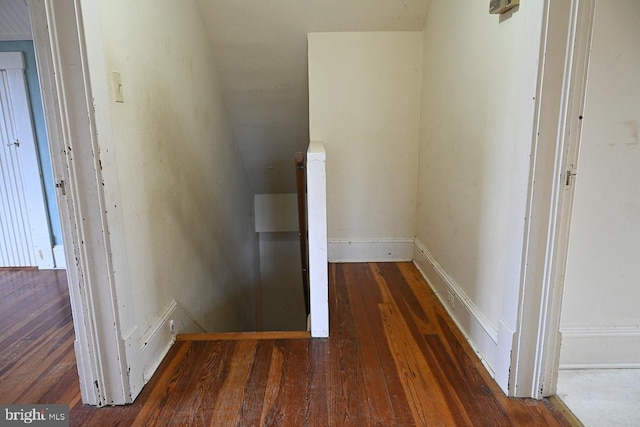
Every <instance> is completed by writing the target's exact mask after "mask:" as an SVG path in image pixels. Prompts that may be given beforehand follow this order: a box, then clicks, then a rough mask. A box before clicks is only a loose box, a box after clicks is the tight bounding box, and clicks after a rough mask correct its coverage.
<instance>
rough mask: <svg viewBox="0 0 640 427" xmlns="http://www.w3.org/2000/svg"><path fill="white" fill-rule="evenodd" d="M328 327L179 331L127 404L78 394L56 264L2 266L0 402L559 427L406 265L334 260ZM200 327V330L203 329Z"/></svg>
mask: <svg viewBox="0 0 640 427" xmlns="http://www.w3.org/2000/svg"><path fill="white" fill-rule="evenodd" d="M330 313H331V338H329V339H324V340H312V339H304V338H298V339H271V338H268V339H256V337H252V338H250V339H226V340H215V341H203V340H197V341H194V340H188V341H178V342H177V343H176V344H175V345H174V346H173V347H172V349H171V350H170V352H169V354H168V355H167V357H166V358H165V360H164V361H163V363H162V364H161V366H160V368H159V369H158V371H157V372H156V374H155V375H154V377H153V378H152V379H151V381H150V382H149V384H147V385H146V387H145V388H144V390H143V391H142V393H141V394H140V396H139V397H138V399H137V400H136V401H135V402H134V403H133V404H132V405H129V406H124V407H108V408H94V407H88V406H84V405H82V403H81V402H80V392H79V387H78V377H77V373H76V368H75V360H74V355H73V328H72V323H71V318H70V309H69V302H68V295H67V290H66V281H65V277H64V272H59V271H42V272H38V271H35V270H31V271H18V270H4V269H3V270H0V320H1V324H0V325H1V330H0V349H1V350H0V402H2V403H14V402H15V403H68V404H69V405H70V407H71V408H72V409H71V425H88V426H103V425H104V426H115V425H121V426H152V425H157V426H169V425H180V426H190V425H193V426H201V425H211V426H228V425H229V426H230V425H237V426H258V425H273V426H306V425H310V426H315V425H318V426H325V425H331V426H342V425H354V426H369V425H379V426H396V425H397V426H411V425H418V426H441V425H442V426H485V425H486V426H564V425H569V424H568V423H567V422H566V421H565V419H564V418H563V417H562V414H561V413H560V412H559V411H558V410H557V409H555V408H554V407H553V406H552V405H551V404H550V403H549V402H548V401H547V400H543V401H534V400H526V399H508V398H506V397H504V395H503V394H502V392H501V391H500V390H499V388H498V387H497V385H496V384H495V383H494V382H493V381H492V380H491V378H490V377H489V376H488V374H487V372H486V371H485V370H484V368H483V367H482V364H481V362H480V361H479V360H478V358H477V357H476V356H475V354H474V352H473V351H472V350H471V349H470V348H469V346H468V345H467V344H466V342H465V341H464V340H463V339H462V337H461V335H460V332H459V331H458V330H457V329H456V327H455V326H454V325H453V324H452V322H451V320H450V319H449V318H448V316H447V314H446V312H445V311H444V308H443V307H442V306H441V305H440V304H439V302H438V301H437V299H436V298H435V296H434V295H433V293H432V292H431V291H430V289H429V287H428V285H427V284H426V283H425V282H424V280H423V279H422V277H421V276H420V274H419V273H418V271H417V270H416V268H415V267H414V266H413V264H411V263H381V264H375V263H374V264H332V265H330ZM200 338H201V337H200Z"/></svg>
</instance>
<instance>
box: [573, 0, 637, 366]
mask: <svg viewBox="0 0 640 427" xmlns="http://www.w3.org/2000/svg"><path fill="white" fill-rule="evenodd" d="M595 11H596V12H595V21H594V28H593V40H592V49H591V56H590V63H589V77H588V82H587V97H586V102H585V110H584V119H583V130H582V139H581V142H580V154H579V160H578V165H577V166H578V169H577V180H576V188H575V196H574V197H575V198H574V205H573V217H572V222H571V236H570V240H569V254H568V259H567V270H566V280H565V293H564V299H563V308H562V319H561V331H562V333H563V340H562V351H561V366H565V367H576V366H581V367H590V366H591V367H602V366H605V367H606V366H612V367H620V366H621V365H631V364H635V365H636V366H640V310H638V301H640V286H638V285H639V284H640V279H639V278H640V262H639V260H640V192H639V191H638V183H639V182H640V140H639V132H640V131H639V129H640V125H639V123H640V103H639V102H638V100H639V99H640V55H638V45H639V44H640V27H639V26H638V19H640V3H638V2H637V1H633V0H626V1H617V2H614V3H612V2H607V1H598V2H597V3H596V9H595Z"/></svg>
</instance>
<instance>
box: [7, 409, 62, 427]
mask: <svg viewBox="0 0 640 427" xmlns="http://www.w3.org/2000/svg"><path fill="white" fill-rule="evenodd" d="M0 410H1V411H2V412H0V427H5V426H22V425H34V426H40V427H49V426H51V427H68V426H69V406H68V405H4V404H0Z"/></svg>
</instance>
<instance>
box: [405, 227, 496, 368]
mask: <svg viewBox="0 0 640 427" xmlns="http://www.w3.org/2000/svg"><path fill="white" fill-rule="evenodd" d="M413 262H414V263H415V264H416V266H417V267H418V270H420V273H422V275H423V276H424V278H425V279H426V280H427V282H428V283H429V285H430V286H431V288H432V289H433V291H434V292H435V293H436V295H437V296H438V298H439V299H440V301H441V302H442V305H444V307H445V308H446V310H447V312H449V315H450V316H451V318H452V319H453V321H454V322H455V323H456V325H457V326H458V327H459V328H460V330H461V331H462V333H463V334H464V335H465V337H466V338H467V341H469V344H471V347H472V348H473V349H474V350H475V352H476V353H477V354H478V356H479V357H480V359H481V360H482V363H483V364H484V365H485V367H486V368H487V370H488V371H489V373H490V374H491V376H492V377H495V370H496V365H495V363H496V355H497V347H498V346H497V343H498V331H497V329H496V328H495V327H493V326H492V325H491V323H490V322H489V320H488V319H487V318H486V317H485V316H484V314H483V313H482V312H481V311H480V310H479V309H478V308H477V307H476V306H475V305H474V304H473V302H472V301H471V300H470V299H469V298H468V297H467V296H466V295H465V293H464V291H463V290H462V289H461V288H460V286H459V285H458V284H457V283H456V281H455V280H454V279H453V278H452V277H451V276H450V275H449V273H447V272H446V270H445V269H444V268H443V267H442V266H441V265H440V264H439V263H438V261H436V260H435V258H434V257H433V255H431V253H430V252H429V251H428V250H427V249H426V247H425V246H424V245H423V244H422V243H421V242H420V241H419V240H418V239H415V246H414V255H413Z"/></svg>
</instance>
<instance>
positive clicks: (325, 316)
mask: <svg viewBox="0 0 640 427" xmlns="http://www.w3.org/2000/svg"><path fill="white" fill-rule="evenodd" d="M326 159H327V155H326V153H325V151H324V145H323V144H322V143H321V142H311V143H310V144H309V149H308V150H307V212H308V222H309V224H308V227H309V287H310V299H311V314H310V324H311V336H312V337H315V338H326V337H328V336H329V271H328V263H327V180H326V178H327V175H326Z"/></svg>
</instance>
